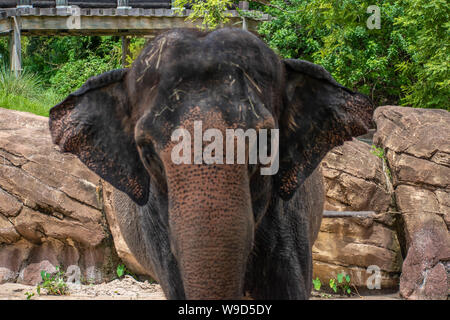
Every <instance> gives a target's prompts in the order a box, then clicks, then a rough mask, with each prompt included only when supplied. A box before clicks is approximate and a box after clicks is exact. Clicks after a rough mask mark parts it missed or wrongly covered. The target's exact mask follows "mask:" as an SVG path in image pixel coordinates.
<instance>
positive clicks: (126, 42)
mask: <svg viewBox="0 0 450 320" xmlns="http://www.w3.org/2000/svg"><path fill="white" fill-rule="evenodd" d="M129 46H130V38H128V37H127V36H122V67H124V68H125V67H126V66H127V56H128V55H129V54H130V50H129V49H130V48H129Z"/></svg>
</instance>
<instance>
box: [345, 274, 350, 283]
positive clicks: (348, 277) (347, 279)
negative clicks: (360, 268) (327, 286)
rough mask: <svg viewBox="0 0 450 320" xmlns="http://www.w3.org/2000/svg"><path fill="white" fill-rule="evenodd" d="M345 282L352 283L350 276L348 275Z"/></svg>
mask: <svg viewBox="0 0 450 320" xmlns="http://www.w3.org/2000/svg"><path fill="white" fill-rule="evenodd" d="M345 280H346V281H347V282H348V283H350V276H349V275H348V274H347V275H346V276H345Z"/></svg>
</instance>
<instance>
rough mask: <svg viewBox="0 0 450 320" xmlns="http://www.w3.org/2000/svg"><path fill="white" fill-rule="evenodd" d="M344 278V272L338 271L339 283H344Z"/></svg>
mask: <svg viewBox="0 0 450 320" xmlns="http://www.w3.org/2000/svg"><path fill="white" fill-rule="evenodd" d="M343 278H344V274H343V273H338V275H337V280H338V282H339V283H342V279H343Z"/></svg>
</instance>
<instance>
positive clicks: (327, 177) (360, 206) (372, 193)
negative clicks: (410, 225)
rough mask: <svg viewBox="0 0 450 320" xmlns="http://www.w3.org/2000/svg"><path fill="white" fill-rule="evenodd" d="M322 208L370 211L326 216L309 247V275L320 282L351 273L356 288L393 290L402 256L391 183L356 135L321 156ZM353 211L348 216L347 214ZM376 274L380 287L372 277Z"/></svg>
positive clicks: (378, 160) (398, 275) (379, 290)
mask: <svg viewBox="0 0 450 320" xmlns="http://www.w3.org/2000/svg"><path fill="white" fill-rule="evenodd" d="M322 172H323V176H324V184H325V190H326V199H325V210H333V211H346V212H347V211H348V212H355V211H374V212H375V214H364V213H361V214H360V215H358V216H354V215H351V214H349V216H348V217H336V216H327V215H325V216H324V218H323V220H322V225H321V227H320V232H319V235H318V238H317V240H316V242H315V244H314V246H313V259H314V265H313V276H314V278H316V277H318V278H319V279H321V280H322V282H323V283H328V281H329V279H330V278H336V276H337V274H338V273H345V274H348V275H350V277H351V281H352V284H354V285H355V286H356V287H357V288H358V291H360V292H367V291H368V290H369V289H368V286H367V284H368V283H369V287H370V288H372V289H373V291H372V290H371V291H369V292H371V293H381V292H387V291H397V290H398V285H399V277H400V272H401V265H402V260H403V259H402V255H401V248H400V244H399V240H398V238H397V232H396V225H395V224H396V223H395V222H396V220H395V215H394V214H392V211H393V205H394V203H393V197H392V185H391V183H390V179H389V177H388V175H387V173H386V168H385V163H384V162H383V159H381V158H380V157H378V156H376V155H375V154H374V152H373V150H372V148H371V146H370V145H369V144H367V143H364V142H361V141H359V140H357V139H353V140H352V141H348V142H345V143H344V144H343V145H342V146H339V147H336V148H334V149H333V150H332V151H330V152H329V153H328V154H327V155H326V157H325V158H324V159H323V160H322ZM350 215H351V216H350ZM376 274H379V285H378V286H377V285H376V283H375V282H374V281H375V280H373V281H372V279H373V278H374V277H373V276H374V275H375V276H376Z"/></svg>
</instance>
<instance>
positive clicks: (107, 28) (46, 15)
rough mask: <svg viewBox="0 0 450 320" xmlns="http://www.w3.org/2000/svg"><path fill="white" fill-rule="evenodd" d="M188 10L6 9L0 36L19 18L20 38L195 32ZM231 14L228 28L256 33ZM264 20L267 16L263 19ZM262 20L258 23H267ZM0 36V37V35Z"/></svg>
mask: <svg viewBox="0 0 450 320" xmlns="http://www.w3.org/2000/svg"><path fill="white" fill-rule="evenodd" d="M189 13H190V10H186V11H185V12H183V14H182V15H175V12H174V11H173V10H170V9H141V8H131V9H112V8H109V9H98V8H97V9H96V8H92V9H87V8H82V9H79V10H78V11H77V12H73V11H71V10H70V8H23V9H7V10H5V12H3V15H5V14H6V17H3V18H2V12H0V18H1V19H0V21H1V23H0V33H1V31H2V30H3V31H5V30H7V23H6V22H4V21H3V20H11V19H12V17H14V16H17V17H20V20H21V33H22V35H63V34H71V35H92V34H105V35H106V34H108V35H155V34H158V33H161V32H163V31H166V30H169V29H173V28H195V27H196V26H198V25H200V24H201V21H196V22H194V23H193V22H191V21H189V20H188V21H186V20H185V18H186V17H187V15H189ZM229 13H230V14H231V17H230V21H229V23H228V24H227V26H228V27H238V28H239V27H243V28H247V29H248V30H249V31H251V32H256V28H257V25H258V23H259V22H260V21H259V20H255V19H250V18H245V21H244V19H242V17H240V16H239V14H238V13H237V12H236V11H233V10H231V11H229ZM266 16H267V15H266ZM267 19H268V18H267V17H265V16H263V17H262V18H261V20H267ZM0 35H1V34H0Z"/></svg>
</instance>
